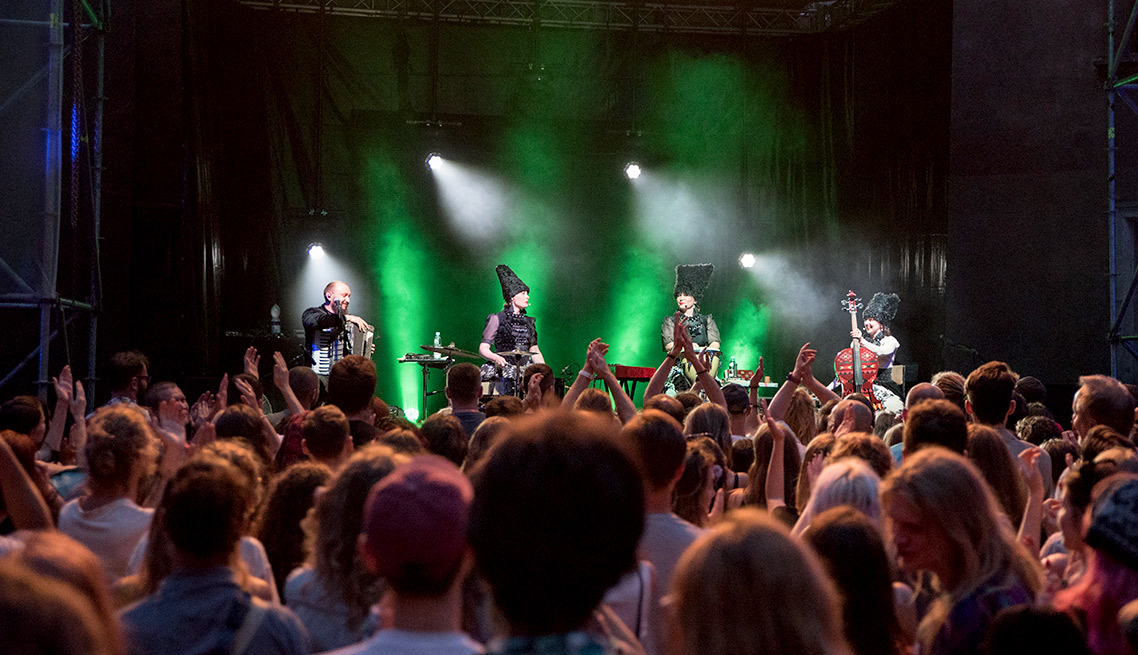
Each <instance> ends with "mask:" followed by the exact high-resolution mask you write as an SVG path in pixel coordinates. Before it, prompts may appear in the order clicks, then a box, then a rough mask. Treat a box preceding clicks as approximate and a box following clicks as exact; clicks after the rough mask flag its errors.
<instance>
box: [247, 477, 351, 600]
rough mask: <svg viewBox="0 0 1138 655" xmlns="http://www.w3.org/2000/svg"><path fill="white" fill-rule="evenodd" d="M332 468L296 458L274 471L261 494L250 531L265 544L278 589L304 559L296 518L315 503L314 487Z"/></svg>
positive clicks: (282, 586)
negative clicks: (262, 505)
mask: <svg viewBox="0 0 1138 655" xmlns="http://www.w3.org/2000/svg"><path fill="white" fill-rule="evenodd" d="M331 479H332V470H331V469H329V468H328V467H327V466H325V465H323V464H319V463H317V462H297V463H296V464H293V465H292V466H290V467H288V468H287V469H285V470H284V471H282V472H281V473H278V474H277V476H276V477H274V478H273V480H272V482H271V483H270V484H269V491H268V493H267V494H266V495H265V509H264V511H263V512H262V513H261V516H260V518H259V519H258V523H257V526H256V528H255V529H254V530H253V533H254V534H255V535H256V537H257V539H259V540H260V541H261V543H262V544H264V546H265V552H267V553H268V555H269V564H270V565H271V566H272V568H273V578H274V579H275V580H276V582H277V588H278V591H281V590H283V589H284V583H285V579H286V578H287V577H288V574H289V573H291V572H292V570H293V569H294V568H296V567H297V566H300V565H301V564H303V563H304V556H305V552H304V530H302V529H301V526H300V522H301V521H302V520H303V519H304V517H305V515H307V514H308V510H310V509H312V507H313V505H315V504H316V489H317V488H319V487H323V486H324V485H326V484H328V481H329V480H331Z"/></svg>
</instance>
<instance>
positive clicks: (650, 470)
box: [621, 409, 687, 491]
mask: <svg viewBox="0 0 1138 655" xmlns="http://www.w3.org/2000/svg"><path fill="white" fill-rule="evenodd" d="M621 434H622V436H623V438H624V439H625V441H627V443H628V444H629V445H630V446H631V448H632V452H634V453H636V459H637V462H638V463H639V465H640V469H641V471H642V472H643V474H644V482H645V487H646V489H647V490H649V491H658V490H661V489H664V488H666V487H667V486H668V485H669V484H671V483H672V480H673V479H675V477H676V471H678V470H679V468H680V466H681V465H683V463H684V456H685V453H686V451H687V445H686V443H685V441H684V433H683V429H682V428H680V424H679V423H677V422H676V420H675V419H674V418H672V417H671V416H668V415H667V414H665V413H664V412H661V411H659V410H655V409H649V410H645V411H644V412H643V413H641V414H640V415H639V416H636V417H635V418H633V419H632V420H631V421H629V422H628V423H627V424H625V426H624V429H623V430H622V431H621Z"/></svg>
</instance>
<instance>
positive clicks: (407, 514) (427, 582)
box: [359, 455, 474, 597]
mask: <svg viewBox="0 0 1138 655" xmlns="http://www.w3.org/2000/svg"><path fill="white" fill-rule="evenodd" d="M473 495H474V491H473V489H472V488H471V486H470V482H469V481H468V480H467V479H466V477H465V476H464V475H463V474H462V473H461V472H460V471H459V470H458V468H457V467H456V466H455V465H454V464H452V463H451V462H449V461H448V460H446V459H443V458H442V457H439V456H437V455H423V456H421V457H416V458H414V459H412V460H411V461H410V462H409V463H407V464H404V465H403V466H400V467H397V468H396V469H395V471H393V472H392V473H391V474H390V475H388V476H387V477H385V478H384V479H383V480H380V481H379V482H378V483H377V484H376V485H375V486H374V487H372V489H371V492H370V493H369V494H368V499H367V504H366V505H365V507H364V520H363V532H362V533H361V535H360V543H359V549H360V553H361V554H362V555H363V557H364V561H365V562H366V563H367V565H368V566H369V567H370V568H371V569H372V571H374V572H375V573H377V574H378V575H380V576H382V577H383V579H384V581H385V582H386V583H387V584H388V585H389V586H390V587H391V588H392V589H393V590H394V591H395V592H396V593H398V594H401V595H404V596H412V597H419V596H422V597H435V596H440V595H442V594H443V593H445V592H446V591H447V590H448V589H450V588H451V587H452V585H453V584H454V582H455V580H456V578H457V577H458V575H459V572H460V571H461V570H462V565H463V562H464V561H465V560H466V559H467V552H468V550H469V546H468V545H467V541H466V528H467V523H468V513H469V510H470V501H471V499H472V497H473Z"/></svg>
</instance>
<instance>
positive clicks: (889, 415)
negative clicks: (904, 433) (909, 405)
mask: <svg viewBox="0 0 1138 655" xmlns="http://www.w3.org/2000/svg"><path fill="white" fill-rule="evenodd" d="M897 421H898V417H897V414H895V413H894V412H890V411H887V410H883V411H880V412H877V416H876V417H875V418H874V419H873V436H875V437H877V439H878V441H880V440H882V439H884V438H885V433H886V432H888V431H889V428H891V427H893V426H894V425H897Z"/></svg>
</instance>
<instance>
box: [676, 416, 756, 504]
mask: <svg viewBox="0 0 1138 655" xmlns="http://www.w3.org/2000/svg"><path fill="white" fill-rule="evenodd" d="M684 435H685V436H688V437H693V436H696V435H702V436H706V437H710V438H711V440H712V441H714V442H715V445H716V446H719V450H720V451H721V452H722V453H723V455H724V457H725V458H726V460H727V467H728V468H729V469H731V465H732V461H731V454H730V453H731V444H732V443H733V438H732V436H731V419H730V417H729V415H728V413H727V411H726V410H724V409H723V408H722V407H720V406H719V405H715V404H712V403H704V404H702V405H700V406H699V407H696V408H695V409H693V410H692V411H691V413H689V414H688V416H687V418H686V419H685V420H684ZM731 471H732V473H731V474H730V475H729V476H728V479H727V480H726V485H725V488H726V491H728V492H731V491H733V490H735V489H742V488H743V487H745V486H747V474H746V473H738V474H736V473H734V469H731Z"/></svg>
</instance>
